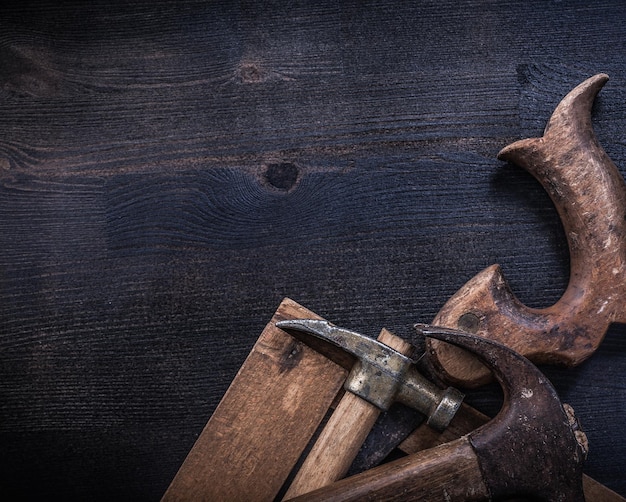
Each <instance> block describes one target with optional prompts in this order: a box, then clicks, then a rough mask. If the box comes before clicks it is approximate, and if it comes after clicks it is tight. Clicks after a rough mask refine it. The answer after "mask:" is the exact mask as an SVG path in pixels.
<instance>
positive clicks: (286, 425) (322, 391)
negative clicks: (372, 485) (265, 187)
mask: <svg viewBox="0 0 626 502" xmlns="http://www.w3.org/2000/svg"><path fill="white" fill-rule="evenodd" d="M318 317H319V316H317V315H316V314H314V313H313V312H311V311H309V310H307V309H305V308H303V307H302V306H300V305H298V304H297V303H295V302H293V301H291V300H289V299H285V300H283V302H281V304H280V307H279V308H278V310H277V311H276V313H275V314H274V316H273V317H272V319H271V320H270V322H269V323H268V325H267V326H266V327H265V329H264V330H263V333H262V334H261V336H260V337H259V339H258V340H257V342H256V343H255V344H254V347H253V348H252V350H251V351H250V354H249V355H248V357H247V358H246V360H245V362H244V364H243V365H242V367H241V368H240V370H239V371H238V372H237V376H236V377H235V379H234V380H233V382H232V384H231V385H230V386H229V387H228V390H227V391H226V394H225V395H224V398H223V399H222V400H221V401H220V404H219V405H218V407H217V409H216V410H215V413H213V415H212V416H211V419H210V420H209V421H208V423H207V424H206V426H205V427H204V429H203V431H202V433H201V434H200V436H199V437H198V440H197V441H196V442H195V444H194V445H193V448H192V449H191V451H190V452H189V454H188V455H187V457H186V458H185V461H184V463H183V465H182V466H181V468H180V469H179V471H178V472H177V473H176V476H175V478H174V480H173V481H172V483H171V484H170V486H169V487H168V489H167V492H166V493H165V495H164V497H163V499H162V501H163V502H166V501H167V502H174V501H187V500H197V501H202V500H206V501H212V500H231V501H238V500H240V501H247V500H259V501H261V500H267V501H272V500H274V498H275V497H276V496H277V495H278V492H279V491H280V489H281V487H282V486H283V484H284V483H285V481H286V480H287V478H288V476H289V474H290V472H291V470H292V469H293V467H294V466H295V465H296V462H297V461H298V459H299V458H300V456H301V455H302V452H303V451H304V449H305V448H306V446H307V444H308V443H309V441H310V440H311V438H312V437H313V435H314V434H315V431H316V430H317V428H318V427H319V425H320V423H321V422H322V420H323V419H324V417H325V415H326V413H327V412H328V409H329V407H330V405H331V403H332V402H333V400H334V399H335V396H336V395H337V393H338V392H339V390H340V389H341V387H342V385H343V382H344V380H345V378H346V373H347V372H346V370H345V369H343V368H342V367H341V366H338V365H336V364H335V363H333V362H332V361H330V360H329V359H327V358H326V357H324V356H323V355H321V354H320V353H319V352H316V351H315V350H313V349H311V348H309V347H307V346H306V345H304V344H302V343H300V342H298V341H296V340H295V339H294V338H293V337H291V336H290V335H289V334H287V333H285V332H284V331H282V330H280V329H279V328H277V327H276V326H275V325H274V323H275V322H277V321H283V320H285V319H301V318H308V319H311V318H318Z"/></svg>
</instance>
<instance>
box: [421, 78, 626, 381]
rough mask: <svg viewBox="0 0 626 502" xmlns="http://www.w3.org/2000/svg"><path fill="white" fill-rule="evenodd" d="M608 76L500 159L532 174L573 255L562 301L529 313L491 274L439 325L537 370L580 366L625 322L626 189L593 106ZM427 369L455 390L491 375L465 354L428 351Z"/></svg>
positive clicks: (592, 82) (568, 100)
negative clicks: (598, 130)
mask: <svg viewBox="0 0 626 502" xmlns="http://www.w3.org/2000/svg"><path fill="white" fill-rule="evenodd" d="M607 80H608V76H607V75H605V74H598V75H596V76H594V77H591V78H590V79H588V80H586V81H584V82H583V83H582V84H580V85H578V86H577V87H576V88H575V89H573V90H572V91H571V92H570V93H569V94H568V95H567V96H566V97H565V98H564V99H563V100H562V101H561V102H560V104H559V105H558V106H557V108H556V110H555V111H554V113H553V114H552V117H551V118H550V120H549V121H548V125H547V126H546V129H545V132H544V135H543V137H541V138H531V139H524V140H521V141H517V142H515V143H513V144H511V145H509V146H507V147H506V148H504V149H503V150H502V151H501V152H500V153H499V155H498V157H499V158H500V159H502V160H506V161H509V162H512V163H514V164H517V165H519V166H521V167H523V168H524V169H526V170H527V171H528V172H530V173H531V174H532V175H533V176H535V178H537V180H538V181H539V182H540V183H541V185H542V186H543V187H544V188H545V189H546V191H547V192H548V194H549V195H550V197H551V199H552V201H553V202H554V205H555V206H556V209H557V211H558V213H559V215H560V218H561V221H562V222H563V227H564V230H565V234H566V236H567V241H568V245H569V250H570V267H571V270H570V281H569V284H568V287H567V289H566V291H565V293H564V294H563V296H562V298H561V299H560V300H559V301H558V302H557V303H556V304H554V305H553V306H551V307H549V308H545V309H535V308H529V307H526V306H525V305H523V304H522V303H521V302H520V301H519V300H518V299H517V298H516V297H515V295H514V294H513V292H512V291H511V289H510V287H509V285H508V284H507V282H506V281H505V279H504V277H503V275H502V272H501V270H500V267H499V266H498V265H493V266H491V267H489V268H487V269H485V270H484V271H482V272H481V273H479V274H478V275H477V276H475V277H474V278H473V279H471V280H470V281H469V282H468V283H467V284H465V285H464V286H463V287H462V288H461V289H460V290H459V291H458V292H457V293H456V294H455V295H454V296H453V297H452V298H450V299H449V300H448V302H447V303H446V304H445V305H444V306H443V308H442V309H441V311H440V312H439V313H438V314H437V316H436V317H435V319H434V320H433V321H432V323H431V324H433V325H437V326H444V327H448V328H458V329H463V330H465V331H470V332H472V333H474V334H477V335H479V336H482V337H486V338H492V339H495V340H498V341H500V342H501V343H504V344H505V345H507V346H509V347H511V348H512V349H514V350H515V351H517V352H519V353H520V354H522V355H524V356H526V357H527V358H529V359H530V360H531V361H533V362H535V363H548V364H552V363H556V364H562V365H565V366H574V365H577V364H579V363H581V362H582V361H584V360H585V359H586V358H588V357H589V356H590V355H591V354H593V352H594V351H595V350H596V349H597V348H598V345H599V344H600V342H601V341H602V339H603V338H604V335H605V333H606V331H607V329H608V327H609V325H610V324H611V323H612V322H620V321H621V322H626V309H625V308H624V305H625V303H626V184H625V183H624V179H623V178H622V176H621V175H620V173H619V171H618V169H617V167H616V166H615V164H613V162H612V161H611V159H610V158H609V157H608V155H607V154H606V153H605V151H604V150H603V149H602V147H601V146H600V145H599V143H598V141H597V139H596V137H595V135H594V132H593V128H592V125H591V107H592V104H593V101H594V98H595V96H596V95H597V93H598V92H599V91H600V89H601V88H602V87H603V86H604V84H605V83H606V82H607ZM427 346H428V352H429V356H430V357H429V361H430V363H431V364H432V365H433V366H434V367H435V369H436V370H438V371H440V372H442V373H443V374H444V375H445V376H446V377H447V380H448V381H450V382H452V383H454V384H457V385H459V384H462V385H466V386H476V385H480V384H482V383H486V382H487V381H489V379H490V374H489V371H488V370H487V369H486V368H485V366H484V365H482V364H481V363H480V362H479V361H478V360H477V359H476V358H474V357H472V356H471V355H470V354H468V353H467V352H466V351H463V350H462V349H459V348H458V347H454V346H452V345H449V344H446V343H444V342H441V341H439V340H429V341H428V342H427Z"/></svg>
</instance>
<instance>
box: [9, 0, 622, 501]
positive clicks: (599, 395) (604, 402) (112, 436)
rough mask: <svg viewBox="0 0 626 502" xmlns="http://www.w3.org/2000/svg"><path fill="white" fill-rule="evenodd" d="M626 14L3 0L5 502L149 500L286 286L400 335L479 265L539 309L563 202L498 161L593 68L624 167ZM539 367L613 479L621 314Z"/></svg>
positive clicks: (610, 137) (503, 5)
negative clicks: (588, 344)
mask: <svg viewBox="0 0 626 502" xmlns="http://www.w3.org/2000/svg"><path fill="white" fill-rule="evenodd" d="M625 21H626V13H625V11H624V8H623V5H622V2H620V1H617V0H614V1H609V0H602V1H598V2H593V4H590V3H589V2H583V1H579V0H576V1H572V2H561V3H559V2H553V3H545V2H540V1H538V0H533V1H529V2H509V1H505V2H498V3H485V2H477V1H469V2H463V3H462V4H459V2H451V1H448V0H445V1H438V2H431V1H426V2H417V3H410V2H396V1H392V0H387V1H383V2H378V3H368V4H363V3H362V2H341V3H338V2H327V1H321V2H315V3H308V4H307V3H301V4H298V3H296V2H286V3H281V4H280V5H278V4H267V5H263V6H261V5H258V4H255V3H252V2H219V1H216V2H193V1H181V2H176V3H175V4H174V3H171V2H164V1H156V2H142V1H137V2H117V1H114V2H103V1H94V2H89V4H88V5H82V4H79V3H73V4H63V5H61V4H58V3H57V2H46V1H42V2H37V4H32V5H27V4H17V3H11V2H5V3H3V4H2V7H0V489H1V490H2V493H3V494H7V496H6V497H4V498H14V499H19V498H22V499H24V498H26V499H46V498H50V496H51V494H54V495H55V496H56V497H57V498H62V499H65V500H86V499H90V500H133V501H136V500H156V499H158V498H160V497H161V496H162V494H163V493H164V492H165V490H166V488H167V486H168V484H169V483H170V481H171V479H172V478H173V477H174V475H175V473H176V472H177V470H178V468H179V467H180V465H181V464H182V462H183V460H184V458H185V457H186V455H187V453H188V452H189V450H190V449H191V447H192V445H193V444H194V442H195V440H196V438H197V435H198V434H199V433H200V431H201V430H202V428H203V426H204V425H205V424H206V422H207V420H208V418H209V417H210V416H211V414H212V412H213V411H214V410H215V408H216V407H217V405H218V403H219V401H220V400H221V398H222V397H223V395H224V393H225V391H226V389H227V388H228V386H229V384H230V382H231V381H232V379H233V378H234V376H235V375H236V373H237V370H238V369H239V368H240V367H241V365H242V363H243V361H244V360H245V358H246V356H247V354H248V353H249V352H250V350H251V348H252V346H253V345H254V343H255V340H256V338H257V336H258V334H259V333H260V332H261V331H262V329H263V327H264V325H265V323H266V322H267V319H268V317H269V316H270V315H271V313H272V312H274V310H275V308H276V305H278V303H279V302H280V300H281V299H282V298H283V297H285V296H289V297H291V298H294V299H295V300H297V301H298V302H299V303H301V304H303V305H305V306H307V307H308V308H310V309H312V310H314V311H316V312H318V313H319V314H320V315H322V316H323V317H325V318H327V319H329V320H331V321H333V322H334V323H336V324H338V325H341V326H346V327H349V328H351V329H354V330H356V331H359V332H362V333H367V334H371V335H375V334H376V333H377V332H378V331H379V330H380V328H381V327H382V326H387V327H389V328H390V329H391V330H392V331H393V332H394V333H396V334H398V335H400V336H404V337H407V338H411V337H412V336H413V333H412V328H411V326H412V324H413V323H414V322H428V321H430V320H431V319H432V318H433V317H434V316H435V314H436V313H437V312H438V311H439V309H440V308H441V306H442V305H443V304H444V303H445V301H446V300H447V299H448V298H449V297H450V296H451V295H452V294H453V293H454V292H455V291H456V290H457V289H458V288H459V287H460V286H461V285H462V284H464V283H465V282H466V281H467V280H468V279H469V278H470V277H472V276H473V275H475V274H476V273H477V272H478V271H480V270H482V269H484V268H485V267H487V266H489V265H491V264H493V263H500V265H501V266H502V268H503V270H504V272H505V274H506V277H507V278H508V280H509V282H510V283H511V287H512V288H513V290H514V292H515V293H516V294H517V295H518V297H519V298H520V300H521V301H523V302H524V304H526V305H528V306H531V307H539V308H541V307H546V306H549V305H551V304H553V303H554V302H555V301H556V300H557V299H558V298H560V296H561V294H562V293H563V290H564V289H565V286H566V285H567V279H568V278H567V274H568V265H569V263H568V251H567V246H566V242H565V237H564V235H563V230H562V228H561V225H560V222H559V220H558V216H557V214H556V211H555V209H554V207H553V206H552V204H551V202H550V200H549V198H548V196H547V194H546V193H544V191H543V189H542V188H541V187H540V186H539V185H538V183H537V182H535V181H534V180H533V179H532V178H531V177H530V175H528V174H527V173H524V172H522V171H521V169H517V168H514V167H512V166H509V165H505V164H503V163H501V162H499V161H498V160H497V159H496V154H497V152H498V151H499V150H500V149H501V148H502V147H503V146H505V145H507V144H509V143H511V142H512V141H514V140H517V139H521V138H525V137H532V136H539V135H540V134H541V132H542V130H543V127H544V125H545V121H546V120H547V118H548V117H549V115H550V113H551V112H552V110H553V108H554V106H555V105H556V104H557V103H558V102H559V100H560V99H561V98H562V97H563V96H564V95H565V93H567V92H568V91H569V90H570V89H571V88H572V86H573V85H576V84H577V83H578V82H580V81H582V80H583V79H584V78H586V77H588V76H590V75H593V74H595V73H598V72H600V71H604V72H606V73H607V74H609V76H610V77H611V80H610V81H609V82H608V83H607V85H606V87H605V88H604V89H603V90H602V92H601V93H600V96H599V98H598V101H597V102H596V104H595V106H594V111H593V115H592V120H593V125H594V128H595V130H596V133H597V136H598V140H599V142H600V143H601V144H602V146H603V147H604V148H605V149H606V151H607V153H608V154H609V156H610V157H611V158H612V159H613V161H614V162H615V164H616V165H617V166H618V168H619V169H620V172H621V173H622V175H624V174H625V173H626V170H625V169H626V167H625V166H626V140H625V137H624V132H623V131H625V130H626V66H625V65H624V58H623V54H624V49H625V47H624V43H625V42H624V41H625V40H626V22H625ZM287 165H288V166H290V167H287ZM281 166H283V167H281ZM281 173H282V174H281ZM294 173H295V176H294ZM413 341H414V342H415V343H418V344H419V343H421V340H419V339H413ZM545 370H546V372H547V373H548V376H549V377H550V379H551V380H552V381H553V382H554V383H555V386H556V387H557V389H558V390H559V392H560V393H561V395H562V396H563V397H564V399H565V400H566V401H567V402H569V403H570V404H572V405H573V406H574V408H575V409H576V411H577V413H578V414H579V416H580V418H581V420H582V423H583V426H584V428H585V430H586V432H587V433H588V436H589V439H590V445H591V453H590V456H589V459H588V462H587V472H588V473H589V474H591V475H592V476H593V477H594V478H595V479H597V480H599V481H601V482H603V483H606V484H608V485H609V486H610V487H612V488H614V489H616V490H617V491H618V492H620V493H622V494H626V480H625V479H624V477H623V465H622V464H623V459H624V458H626V441H624V435H623V431H624V430H625V429H626V408H625V405H624V403H625V402H626V386H625V384H624V379H623V374H624V372H625V371H626V331H625V328H624V326H623V325H621V326H620V325H614V326H613V327H612V328H611V329H610V330H609V333H608V335H607V337H606V338H605V340H604V342H603V344H602V345H601V346H600V349H599V352H598V353H597V354H596V355H595V356H594V357H593V358H592V359H591V360H589V361H587V362H586V363H585V364H584V365H583V366H582V367H579V368H576V369H573V370H567V371H565V370H561V369H558V368H545ZM470 397H471V396H470ZM474 399H475V400H477V401H478V402H479V404H481V406H483V408H485V409H487V410H488V409H490V408H492V407H494V399H493V398H492V389H486V390H481V391H478V392H477V393H476V395H475V397H474ZM496 401H497V400H496ZM70 473H71V474H70Z"/></svg>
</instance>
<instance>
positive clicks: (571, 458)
mask: <svg viewBox="0 0 626 502" xmlns="http://www.w3.org/2000/svg"><path fill="white" fill-rule="evenodd" d="M416 328H418V330H419V331H421V332H422V333H423V334H424V335H426V336H427V337H429V338H435V339H438V340H442V341H445V342H449V343H451V344H453V345H456V346H458V347H462V348H464V349H466V350H468V351H470V352H472V353H473V354H475V355H476V356H477V357H478V358H479V359H480V360H481V361H482V362H483V363H484V364H485V365H486V366H487V367H488V368H489V369H490V370H491V371H492V373H493V375H494V377H495V378H496V379H497V380H498V382H499V383H500V385H501V387H502V389H503V392H504V404H503V407H502V409H501V410H500V413H499V414H498V415H497V416H496V417H495V418H494V419H493V420H491V421H490V422H488V423H487V424H486V425H484V426H483V427H481V428H479V429H477V430H476V431H474V432H472V433H470V434H469V438H470V441H471V444H472V446H473V448H474V450H475V452H476V454H477V457H478V459H479V463H480V466H481V470H482V473H483V479H484V481H485V484H486V485H487V487H488V489H489V491H490V494H491V497H493V498H498V497H505V496H510V495H529V496H535V497H539V498H542V499H544V500H551V501H574V500H584V497H583V495H582V463H583V460H584V458H585V456H586V453H587V445H586V437H585V434H584V433H583V432H582V431H581V430H579V429H578V425H577V421H576V418H575V417H574V414H573V410H572V408H571V407H570V406H568V405H563V404H561V402H560V400H559V397H558V395H557V393H556V390H555V389H554V387H553V386H552V384H551V383H550V382H549V381H548V379H547V378H546V377H545V376H544V375H543V374H542V373H541V372H540V371H539V370H538V369H537V368H536V367H535V366H534V365H533V364H532V363H531V362H530V361H528V360H527V359H526V358H524V357H522V356H521V355H519V354H517V353H516V352H514V351H512V350H511V349H509V348H507V347H505V346H504V345H502V344H500V343H497V342H494V341H490V340H486V339H484V338H481V337H477V336H473V335H469V334H466V333H462V332H459V331H454V330H448V329H445V328H435V327H430V326H426V325H418V326H416Z"/></svg>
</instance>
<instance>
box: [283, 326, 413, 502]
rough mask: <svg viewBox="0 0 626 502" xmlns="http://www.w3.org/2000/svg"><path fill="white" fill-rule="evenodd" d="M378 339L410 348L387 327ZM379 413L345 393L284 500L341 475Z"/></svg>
mask: <svg viewBox="0 0 626 502" xmlns="http://www.w3.org/2000/svg"><path fill="white" fill-rule="evenodd" d="M378 341H380V342H382V343H384V344H386V345H388V346H390V347H391V348H393V349H395V350H397V351H398V352H401V353H403V354H404V355H408V354H409V353H410V352H411V350H412V349H413V347H412V346H411V345H410V344H409V343H407V342H405V341H404V340H402V339H401V338H398V337H397V336H395V335H393V334H392V333H391V332H389V331H387V330H386V329H383V330H382V331H381V333H380V335H379V336H378ZM379 414H380V410H379V409H378V408H376V406H374V405H373V404H370V403H368V402H367V401H365V400H364V399H361V398H360V397H358V396H356V395H354V394H352V393H351V392H346V393H345V394H344V396H343V397H342V399H341V401H340V402H339V404H338V405H337V407H336V408H335V411H334V412H333V414H332V415H331V417H330V419H329V421H328V423H327V424H326V426H325V427H324V429H323V430H322V432H321V434H320V436H319V438H318V439H317V441H316V442H315V445H314V446H313V449H312V450H311V452H310V453H309V455H308V456H307V458H306V460H305V461H304V463H303V464H302V467H301V468H300V470H299V471H298V474H296V477H295V478H294V480H293V482H292V483H291V486H290V487H289V489H288V490H287V493H286V494H285V497H284V500H289V499H292V498H294V497H297V496H299V495H302V494H303V493H307V492H310V491H313V490H316V489H317V488H321V487H322V486H326V485H328V484H330V483H332V482H334V481H337V480H338V479H341V478H342V477H344V476H345V474H346V472H348V469H349V468H350V465H351V464H352V462H353V460H354V459H355V457H356V455H357V453H358V452H359V449H360V448H361V445H362V444H363V442H364V441H365V438H366V437H367V435H368V434H369V432H370V430H371V428H372V427H373V425H374V422H376V419H377V418H378V415H379Z"/></svg>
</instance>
